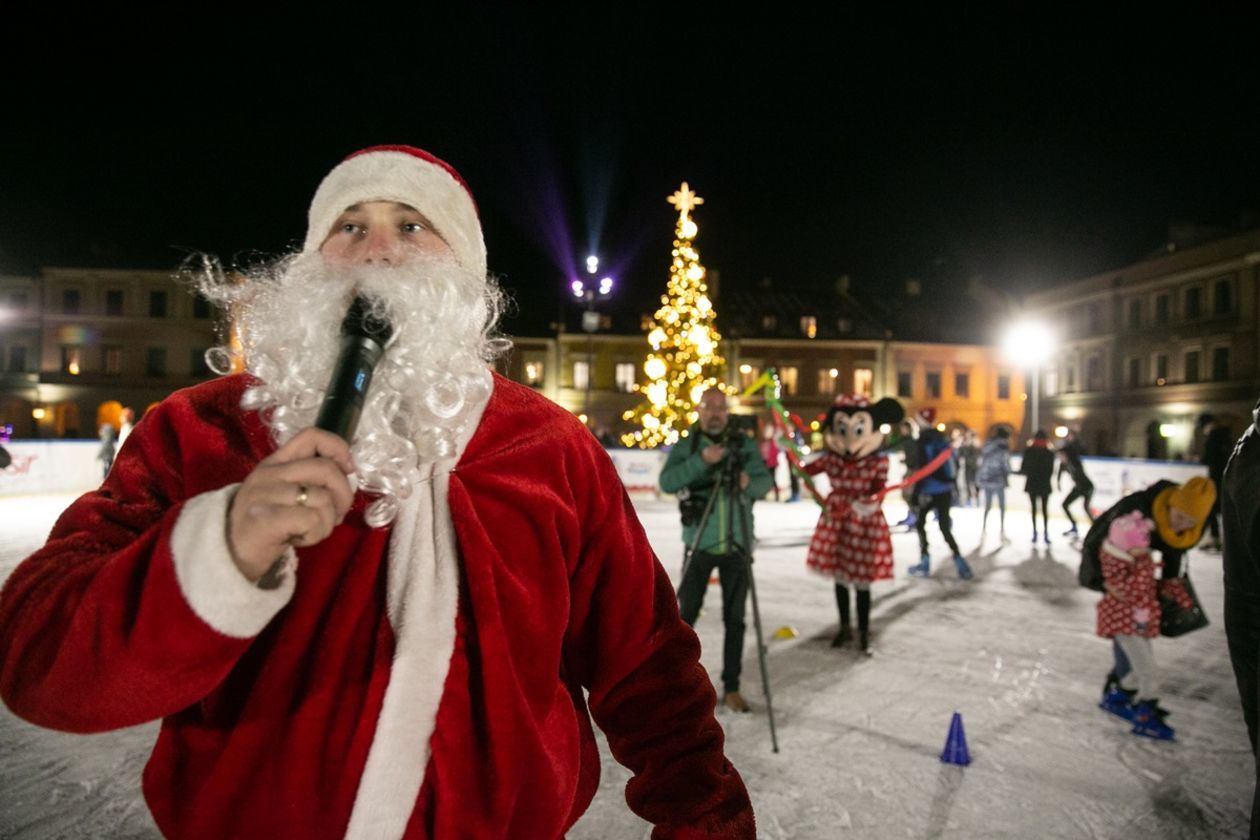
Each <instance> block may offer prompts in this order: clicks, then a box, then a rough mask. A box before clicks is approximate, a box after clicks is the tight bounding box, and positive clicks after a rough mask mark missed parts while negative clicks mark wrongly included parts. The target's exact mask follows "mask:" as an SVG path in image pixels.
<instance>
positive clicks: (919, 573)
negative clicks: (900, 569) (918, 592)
mask: <svg viewBox="0 0 1260 840" xmlns="http://www.w3.org/2000/svg"><path fill="white" fill-rule="evenodd" d="M907 571H908V572H909V574H910V577H921V578H925V577H927V576H928V575H929V574H931V573H932V558H931V557H929V556H928V555H926V554H924V555H923V556H922V557H920V558H919V563H918V565H916V566H911V567H910V568H909V569H908V570H907Z"/></svg>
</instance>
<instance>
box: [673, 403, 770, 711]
mask: <svg viewBox="0 0 1260 840" xmlns="http://www.w3.org/2000/svg"><path fill="white" fill-rule="evenodd" d="M699 412H700V423H699V428H693V429H692V430H691V433H690V434H689V435H688V436H687V437H685V438H683V439H682V440H680V441H679V442H678V443H677V444H675V445H674V448H673V449H672V450H671V451H670V453H669V459H668V460H667V461H666V462H665V469H664V470H662V471H661V490H663V491H664V492H666V493H677V494H678V501H679V508H680V510H681V513H682V522H683V543H684V544H685V545H686V550H685V552H684V554H683V572H682V580H681V582H680V583H679V584H678V608H679V611H680V612H681V613H682V619H683V621H685V622H687V623H688V624H695V621H696V616H698V615H699V614H700V607H701V605H702V604H703V603H704V593H705V589H706V588H707V587H708V584H709V575H711V574H712V573H713V569H714V568H716V569H717V570H718V576H719V579H720V580H721V583H722V623H723V625H724V626H725V631H726V639H725V643H724V644H723V647H722V686H723V697H722V703H723V705H725V706H726V707H727V708H728V709H731V710H732V711H736V712H748V711H751V709H750V708H749V706H748V701H746V700H745V699H744V697H743V695H742V694H740V693H739V674H740V667H741V665H742V663H743V658H744V607H745V603H746V601H747V599H748V584H749V575H750V574H751V569H750V568H749V564H750V563H751V562H752V535H753V521H752V503H753V501H754V500H756V499H760V498H761V497H762V496H764V495H766V493H768V492H769V491H770V489H771V488H772V487H774V477H773V476H772V475H770V471H769V469H767V468H766V464H765V462H764V461H762V460H761V454H760V453H759V452H758V451H757V444H756V443H754V442H753V440H752V438H750V437H749V436H748V435H746V434H745V433H744V432H743V431H741V430H740V429H738V428H737V427H735V426H733V425H732V424H731V423H730V422H729V421H730V412H729V410H728V409H727V405H726V395H725V394H723V393H722V392H721V391H719V390H718V389H717V388H710V389H709V390H708V391H705V392H704V394H703V395H702V396H701V397H700V406H699Z"/></svg>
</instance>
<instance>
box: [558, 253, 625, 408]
mask: <svg viewBox="0 0 1260 840" xmlns="http://www.w3.org/2000/svg"><path fill="white" fill-rule="evenodd" d="M598 272H599V257H596V256H590V257H587V258H586V273H587V274H588V275H590V278H589V279H586V280H582V279H577V278H575V279H573V280H571V281H570V282H569V291H570V292H571V293H572V294H573V297H574V298H576V299H577V300H580V301H583V302H584V303H585V304H586V311H585V312H583V313H582V329H583V330H585V331H586V395H585V397H584V398H583V404H582V411H583V416H584V417H585V418H588V419H589V417H590V414H591V379H592V378H594V375H595V332H596V331H597V330H598V329H599V313H598V312H596V311H595V301H596V300H604V299H605V298H608V297H609V296H611V295H612V290H613V285H614V284H613V279H612V277H609V276H607V275H605V276H604V277H601V278H600V279H599V280H595V276H596V274H597V273H598ZM586 422H588V420H583V423H586Z"/></svg>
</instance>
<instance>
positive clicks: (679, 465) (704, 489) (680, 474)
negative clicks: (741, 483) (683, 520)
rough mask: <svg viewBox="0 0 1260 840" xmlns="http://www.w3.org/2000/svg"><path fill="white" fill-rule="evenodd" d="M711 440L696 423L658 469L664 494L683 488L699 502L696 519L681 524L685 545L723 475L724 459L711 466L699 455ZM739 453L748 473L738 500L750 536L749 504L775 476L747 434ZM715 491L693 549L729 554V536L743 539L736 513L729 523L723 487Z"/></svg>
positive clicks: (689, 541)
mask: <svg viewBox="0 0 1260 840" xmlns="http://www.w3.org/2000/svg"><path fill="white" fill-rule="evenodd" d="M690 435H699V436H700V439H699V440H695V441H693V440H692V439H691V437H690ZM713 443H717V440H716V439H714V438H712V437H710V436H709V435H707V434H705V433H703V432H701V431H700V428H699V427H698V426H693V427H692V429H691V430H690V434H689V435H688V436H687V437H684V438H682V439H681V440H679V441H678V443H676V444H674V448H673V449H671V450H670V452H669V458H668V459H667V460H666V461H665V468H664V469H663V470H661V480H660V481H661V490H663V491H664V492H666V493H677V492H678V491H680V490H682V489H684V488H686V489H687V490H688V491H690V498H692V499H696V500H698V502H699V507H698V508H697V512H696V521H694V522H692V523H691V524H689V525H683V542H684V543H685V544H686V545H691V544H692V543H693V542H694V541H695V538H696V526H697V525H698V524H699V517H700V514H701V513H702V512H703V511H704V505H705V504H706V503H707V502H708V501H709V496H710V495H711V494H712V493H713V492H714V485H715V484H716V483H717V480H718V478H719V477H720V476H721V474H722V464H723V462H724V460H725V459H723V461H719V462H718V463H716V464H712V465H710V464H706V463H705V462H704V459H703V458H701V457H700V453H701V451H702V450H703V449H704V448H705V447H706V446H709V445H710V444H713ZM739 455H740V456H741V457H742V459H743V462H744V466H743V470H744V472H746V473H748V489H746V490H744V492H742V493H740V494H739V496H738V500H737V503H738V505H739V507H740V508H742V509H743V511H744V516H745V517H746V518H747V520H748V534H749V536H750V537H752V536H753V535H754V534H755V533H756V532H755V531H754V530H753V518H752V503H753V502H754V501H755V500H757V499H760V498H761V497H762V496H764V495H766V493H769V492H770V490H771V488H773V487H774V476H772V475H771V474H770V470H769V469H768V468H767V467H766V462H765V461H763V460H761V453H760V452H759V451H758V450H757V444H756V443H754V442H753V439H752V438H750V437H748V436H747V435H745V436H743V437H742V438H741V442H740V444H739ZM727 457H729V455H728V456H727ZM717 494H718V497H717V499H715V500H714V502H713V509H712V511H711V512H710V513H709V521H708V522H707V523H706V524H705V527H704V535H703V537H702V538H701V539H700V542H699V543H697V544H696V550H697V551H703V552H706V553H708V554H729V553H731V542H732V536H734V542H735V544H736V545H739V544H740V543H741V542H742V539H741V531H740V526H739V522H738V517H739V514H738V513H737V512H736V513H735V519H736V521H735V522H732V521H731V518H732V517H731V513H732V512H734V511H733V510H732V509H730V508H728V505H727V499H726V488H725V487H719V488H717ZM732 532H733V534H732Z"/></svg>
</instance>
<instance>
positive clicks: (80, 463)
mask: <svg viewBox="0 0 1260 840" xmlns="http://www.w3.org/2000/svg"><path fill="white" fill-rule="evenodd" d="M4 448H5V449H6V450H7V451H8V453H9V455H10V456H12V458H13V463H12V464H10V465H9V466H8V467H7V468H6V469H3V470H0V496H24V495H28V494H31V493H83V492H86V491H88V490H91V489H92V488H93V487H96V486H98V485H99V484H100V483H101V476H102V472H101V469H102V464H101V462H100V461H98V460H96V453H97V452H99V451H100V449H101V444H100V441H95V440H11V441H9V442H8V443H6V444H5V445H4Z"/></svg>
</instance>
